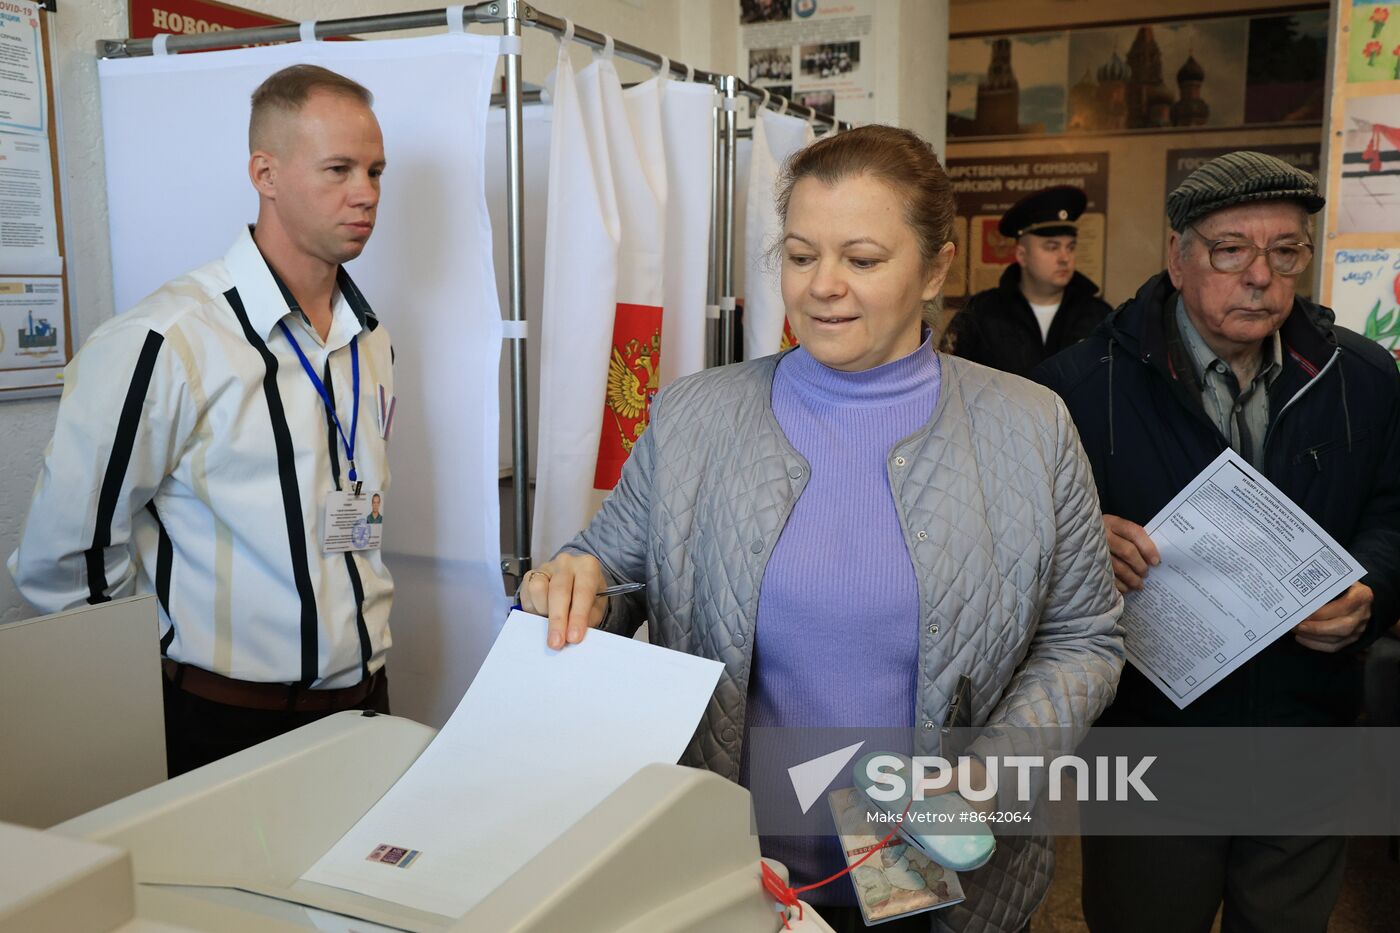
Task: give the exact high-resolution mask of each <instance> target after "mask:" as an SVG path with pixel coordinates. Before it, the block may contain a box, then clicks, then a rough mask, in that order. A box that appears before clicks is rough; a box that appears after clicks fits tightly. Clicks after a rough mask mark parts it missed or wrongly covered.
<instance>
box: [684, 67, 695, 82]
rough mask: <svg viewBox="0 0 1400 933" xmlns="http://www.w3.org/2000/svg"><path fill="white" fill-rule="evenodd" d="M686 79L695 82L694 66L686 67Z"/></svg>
mask: <svg viewBox="0 0 1400 933" xmlns="http://www.w3.org/2000/svg"><path fill="white" fill-rule="evenodd" d="M685 79H686V80H687V81H694V80H695V66H694V65H686V66H685Z"/></svg>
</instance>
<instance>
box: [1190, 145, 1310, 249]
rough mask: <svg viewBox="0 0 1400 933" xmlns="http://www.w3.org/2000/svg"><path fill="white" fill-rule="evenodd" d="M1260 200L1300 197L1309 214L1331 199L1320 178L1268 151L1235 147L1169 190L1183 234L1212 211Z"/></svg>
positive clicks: (1284, 199)
mask: <svg viewBox="0 0 1400 933" xmlns="http://www.w3.org/2000/svg"><path fill="white" fill-rule="evenodd" d="M1256 201H1296V202H1297V203H1299V204H1301V205H1302V206H1303V207H1304V208H1306V209H1307V212H1308V213H1309V214H1316V213H1317V212H1318V211H1320V210H1322V205H1323V204H1325V203H1326V200H1325V199H1324V198H1323V197H1322V196H1321V195H1319V194H1318V193H1317V179H1316V178H1314V177H1313V176H1311V175H1309V174H1308V173H1307V172H1305V171H1303V170H1302V169H1300V168H1294V167H1293V166H1291V165H1289V164H1288V163H1287V162H1285V161H1283V160H1282V159H1279V158H1275V157H1274V156H1271V155H1265V154H1264V153H1262V152H1230V153H1226V154H1225V155H1223V156H1218V157H1216V158H1214V159H1211V160H1210V161H1209V162H1207V163H1206V164H1205V165H1202V166H1201V167H1200V168H1198V169H1196V170H1195V171H1194V172H1192V173H1191V174H1190V175H1188V176H1187V177H1186V180H1185V181H1183V182H1182V183H1181V184H1180V185H1177V187H1176V190H1175V191H1173V192H1172V193H1171V194H1168V195H1167V219H1168V220H1170V221H1171V224H1172V229H1173V230H1175V231H1176V232H1177V233H1180V232H1181V231H1183V230H1185V229H1186V227H1187V225H1189V224H1192V223H1194V222H1195V221H1197V220H1200V219H1201V218H1202V217H1204V216H1206V215H1207V214H1212V213H1214V212H1215V211H1218V210H1221V209H1223V208H1226V207H1234V206H1235V205H1237V204H1249V203H1252V202H1256Z"/></svg>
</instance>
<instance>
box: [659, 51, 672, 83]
mask: <svg viewBox="0 0 1400 933" xmlns="http://www.w3.org/2000/svg"><path fill="white" fill-rule="evenodd" d="M656 73H657V74H659V75H660V76H661V77H663V78H669V77H671V60H670V59H669V58H667V57H666V56H665V55H662V56H661V64H660V65H659V66H657V71H656Z"/></svg>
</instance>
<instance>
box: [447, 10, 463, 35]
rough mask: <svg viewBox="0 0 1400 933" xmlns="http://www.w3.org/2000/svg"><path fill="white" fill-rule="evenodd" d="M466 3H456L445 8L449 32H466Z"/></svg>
mask: <svg viewBox="0 0 1400 933" xmlns="http://www.w3.org/2000/svg"><path fill="white" fill-rule="evenodd" d="M466 11H467V8H466V5H465V4H458V5H457V6H450V7H448V8H447V31H448V32H449V33H459V32H466V31H467V30H466V20H467V16H466Z"/></svg>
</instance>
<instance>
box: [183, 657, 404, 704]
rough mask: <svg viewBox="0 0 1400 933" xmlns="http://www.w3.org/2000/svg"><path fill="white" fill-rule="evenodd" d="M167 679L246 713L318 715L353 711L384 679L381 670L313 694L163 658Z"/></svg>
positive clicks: (295, 685) (299, 687)
mask: <svg viewBox="0 0 1400 933" xmlns="http://www.w3.org/2000/svg"><path fill="white" fill-rule="evenodd" d="M160 663H161V667H162V668H163V669H164V670H165V677H166V679H167V680H169V681H170V683H171V684H173V685H174V686H175V687H176V688H177V689H179V690H183V691H185V692H186V693H190V694H193V695H194V696H197V697H199V698H200V699H203V700H208V701H209V702H211V703H222V704H223V705H225V706H239V707H242V708H244V709H261V710H282V711H286V712H294V713H319V712H324V711H326V710H346V709H354V708H355V707H356V706H358V705H359V704H361V703H363V702H364V701H365V700H366V699H368V698H369V695H370V694H371V693H373V692H374V690H375V688H376V687H378V686H379V682H380V681H381V680H382V679H383V678H384V669H383V668H382V667H381V668H380V669H379V670H377V671H375V672H374V673H373V674H371V675H370V676H369V677H368V678H366V679H365V680H362V681H360V682H359V683H357V684H355V685H353V686H350V687H337V688H335V689H332V690H312V689H310V688H308V687H303V686H301V685H300V684H279V683H257V682H254V681H250V680H234V679H233V678H231V677H224V676H222V675H220V674H215V673H213V672H212V671H206V670H204V669H203V668H201V667H195V666H193V665H190V664H181V663H180V662H179V661H172V660H171V659H170V658H161V661H160Z"/></svg>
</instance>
